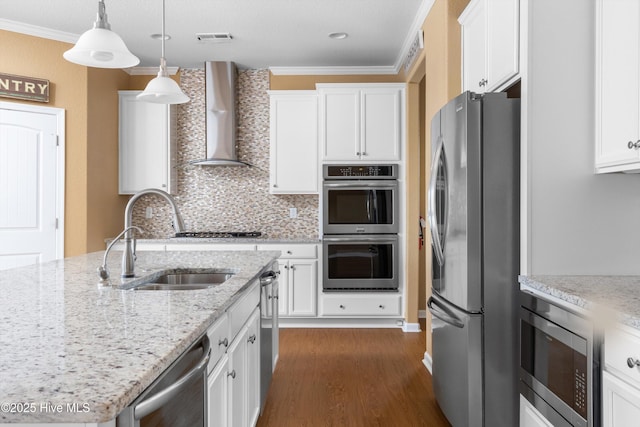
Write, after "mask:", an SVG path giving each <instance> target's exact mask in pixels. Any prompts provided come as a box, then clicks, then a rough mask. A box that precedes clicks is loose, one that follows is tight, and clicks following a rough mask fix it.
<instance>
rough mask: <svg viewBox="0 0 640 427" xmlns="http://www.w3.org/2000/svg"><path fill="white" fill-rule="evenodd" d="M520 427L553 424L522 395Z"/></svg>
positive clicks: (547, 426)
mask: <svg viewBox="0 0 640 427" xmlns="http://www.w3.org/2000/svg"><path fill="white" fill-rule="evenodd" d="M520 427H553V424H551V423H550V422H549V421H548V420H547V419H546V418H545V417H544V416H543V415H542V414H541V413H540V412H539V411H538V410H537V409H536V408H535V407H534V406H533V405H532V404H531V403H530V402H529V401H528V400H527V399H526V398H525V397H524V396H523V395H520Z"/></svg>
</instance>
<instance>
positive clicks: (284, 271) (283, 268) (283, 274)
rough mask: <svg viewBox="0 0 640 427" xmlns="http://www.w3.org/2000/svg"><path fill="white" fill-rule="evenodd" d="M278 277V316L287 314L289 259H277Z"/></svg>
mask: <svg viewBox="0 0 640 427" xmlns="http://www.w3.org/2000/svg"><path fill="white" fill-rule="evenodd" d="M278 268H280V277H278V316H287V315H289V302H288V298H289V261H287V260H281V259H279V260H278Z"/></svg>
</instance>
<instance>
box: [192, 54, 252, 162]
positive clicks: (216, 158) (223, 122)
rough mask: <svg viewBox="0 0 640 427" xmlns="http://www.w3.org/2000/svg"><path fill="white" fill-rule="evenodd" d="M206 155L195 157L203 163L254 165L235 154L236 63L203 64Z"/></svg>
mask: <svg viewBox="0 0 640 427" xmlns="http://www.w3.org/2000/svg"><path fill="white" fill-rule="evenodd" d="M204 73H205V108H206V134H207V158H206V159H204V160H194V161H192V162H190V163H191V164H192V165H201V166H251V165H249V164H248V163H245V162H241V161H239V160H238V155H237V153H236V65H235V64H234V63H233V62H213V61H207V62H205V63H204Z"/></svg>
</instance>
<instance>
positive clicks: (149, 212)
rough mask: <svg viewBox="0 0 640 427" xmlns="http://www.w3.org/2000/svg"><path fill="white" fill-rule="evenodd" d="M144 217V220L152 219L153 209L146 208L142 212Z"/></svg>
mask: <svg viewBox="0 0 640 427" xmlns="http://www.w3.org/2000/svg"><path fill="white" fill-rule="evenodd" d="M144 217H145V218H146V219H151V218H153V208H152V207H151V206H147V209H145V211H144Z"/></svg>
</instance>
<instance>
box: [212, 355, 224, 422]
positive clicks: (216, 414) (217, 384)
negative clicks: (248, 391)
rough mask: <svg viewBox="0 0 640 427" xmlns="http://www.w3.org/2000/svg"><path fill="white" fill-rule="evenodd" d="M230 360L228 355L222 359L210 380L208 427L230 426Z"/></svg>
mask: <svg viewBox="0 0 640 427" xmlns="http://www.w3.org/2000/svg"><path fill="white" fill-rule="evenodd" d="M228 373H229V359H228V358H227V356H226V355H224V356H223V357H222V359H220V362H219V363H218V364H217V365H216V367H215V369H214V370H213V371H212V372H211V374H210V375H209V380H208V396H207V399H208V406H207V426H208V427H226V426H227V425H228V417H227V412H228V407H229V399H228V394H229V390H228V386H227V384H228V380H227V374H228Z"/></svg>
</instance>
